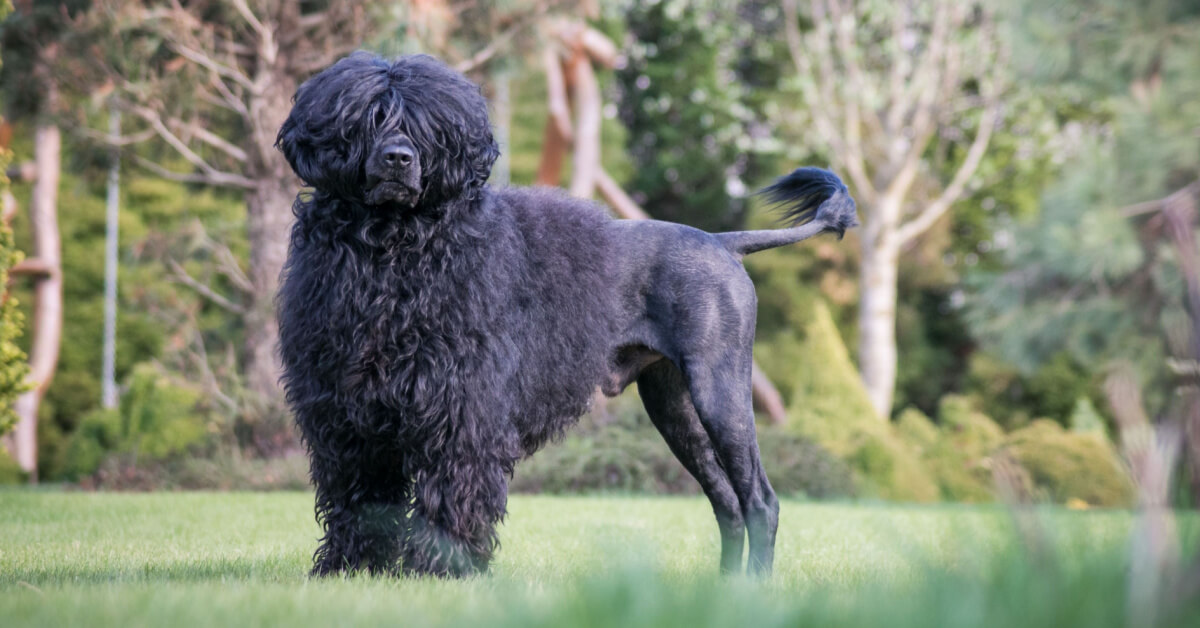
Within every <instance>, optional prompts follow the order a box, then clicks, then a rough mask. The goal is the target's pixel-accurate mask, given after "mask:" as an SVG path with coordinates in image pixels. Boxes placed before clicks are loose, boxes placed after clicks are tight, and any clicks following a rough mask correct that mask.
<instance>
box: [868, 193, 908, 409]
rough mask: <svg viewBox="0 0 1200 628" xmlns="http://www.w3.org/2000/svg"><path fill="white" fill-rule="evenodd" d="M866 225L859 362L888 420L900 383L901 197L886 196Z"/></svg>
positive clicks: (871, 393) (874, 401)
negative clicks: (898, 274)
mask: <svg viewBox="0 0 1200 628" xmlns="http://www.w3.org/2000/svg"><path fill="white" fill-rule="evenodd" d="M873 213H874V219H873V220H870V221H868V222H867V224H866V225H865V226H864V227H863V230H862V235H861V237H862V266H861V268H860V272H859V286H860V287H859V290H860V291H861V298H860V301H859V311H858V332H859V337H858V368H859V372H860V373H861V374H862V380H863V385H864V386H865V387H866V389H867V396H868V397H870V400H871V405H872V406H874V408H875V413H876V415H877V416H878V417H879V418H880V419H881V420H884V421H886V420H887V419H888V417H889V416H890V415H891V412H892V395H893V393H894V391H895V388H896V267H897V265H898V262H899V257H900V255H899V254H900V247H899V246H898V245H897V243H896V229H895V225H896V221H895V218H896V216H897V215H898V214H899V203H898V202H896V201H893V200H891V199H887V198H884V199H882V200H881V201H880V203H879V206H878V207H877V208H875V212H873Z"/></svg>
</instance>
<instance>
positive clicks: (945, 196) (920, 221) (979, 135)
mask: <svg viewBox="0 0 1200 628" xmlns="http://www.w3.org/2000/svg"><path fill="white" fill-rule="evenodd" d="M999 117H1000V106H999V105H997V104H993V105H992V106H991V107H988V109H987V110H986V111H984V113H983V117H982V118H980V120H979V130H978V131H976V132H975V139H974V140H972V141H971V148H969V149H968V150H967V157H966V158H965V159H963V162H962V164H961V165H960V166H959V167H958V171H957V172H955V173H954V178H953V179H951V180H950V185H947V186H946V188H945V189H943V190H942V193H941V194H940V195H939V196H938V197H937V199H935V200H934V201H933V202H932V203H930V204H929V205H927V206H926V207H925V209H924V210H922V211H921V213H919V214H917V216H916V218H913V219H912V220H910V221H909V222H907V223H905V224H904V225H902V226H901V227H900V228H899V229H897V231H896V237H897V239H898V240H899V242H900V244H902V245H903V244H904V243H907V242H909V241H910V240H912V239H913V238H916V237H917V236H919V235H921V234H922V233H924V232H925V230H926V229H929V227H931V226H932V225H933V223H935V222H937V219H938V218H941V217H942V214H945V213H946V210H948V209H950V206H951V205H953V204H954V202H955V201H957V200H958V197H959V196H961V195H962V192H963V189H964V188H965V187H966V185H967V181H969V180H970V179H971V176H972V175H974V174H975V170H976V169H977V168H978V167H979V163H980V162H981V161H982V160H983V155H984V153H985V152H987V147H988V142H989V141H990V140H991V138H992V130H993V129H994V128H995V127H996V122H997V120H998V119H999Z"/></svg>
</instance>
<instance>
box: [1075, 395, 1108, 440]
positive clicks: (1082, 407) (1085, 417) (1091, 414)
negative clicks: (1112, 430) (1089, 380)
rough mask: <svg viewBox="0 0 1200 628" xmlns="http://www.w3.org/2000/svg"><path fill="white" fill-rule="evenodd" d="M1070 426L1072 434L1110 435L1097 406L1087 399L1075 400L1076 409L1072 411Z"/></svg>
mask: <svg viewBox="0 0 1200 628" xmlns="http://www.w3.org/2000/svg"><path fill="white" fill-rule="evenodd" d="M1068 425H1070V426H1071V431H1072V432H1080V433H1094V434H1100V435H1101V436H1107V435H1108V431H1107V429H1106V428H1105V427H1104V417H1102V416H1100V412H1099V411H1098V410H1096V405H1095V404H1093V403H1092V400H1091V399H1088V398H1087V397H1080V398H1079V399H1076V400H1075V409H1074V410H1072V411H1071V420H1070V421H1069V422H1068Z"/></svg>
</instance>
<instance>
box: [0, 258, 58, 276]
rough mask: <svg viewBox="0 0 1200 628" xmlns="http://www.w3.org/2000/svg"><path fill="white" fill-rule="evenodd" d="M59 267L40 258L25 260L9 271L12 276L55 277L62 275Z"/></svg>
mask: <svg viewBox="0 0 1200 628" xmlns="http://www.w3.org/2000/svg"><path fill="white" fill-rule="evenodd" d="M60 272H61V271H59V269H58V267H57V266H55V265H54V264H52V263H50V262H47V261H46V260H44V259H41V258H39V257H29V258H26V259H23V260H21V261H19V262H17V263H16V264H14V265H13V266H12V267H11V268H9V269H8V274H9V275H11V276H16V275H26V276H30V277H38V278H43V277H55V276H57V275H59V274H60Z"/></svg>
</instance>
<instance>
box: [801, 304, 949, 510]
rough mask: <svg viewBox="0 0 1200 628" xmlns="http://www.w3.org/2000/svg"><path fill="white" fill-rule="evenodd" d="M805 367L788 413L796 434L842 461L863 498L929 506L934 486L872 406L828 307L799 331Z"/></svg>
mask: <svg viewBox="0 0 1200 628" xmlns="http://www.w3.org/2000/svg"><path fill="white" fill-rule="evenodd" d="M803 346H804V351H803V355H804V358H805V360H804V363H803V364H798V365H796V368H795V371H796V379H795V380H794V381H795V382H796V383H795V385H794V388H793V390H794V394H793V398H792V401H791V406H790V409H789V412H788V415H789V423H788V424H789V426H791V427H792V429H794V430H795V431H796V432H797V433H798V434H800V435H802V436H805V437H807V438H810V439H812V440H813V441H815V442H816V443H817V444H819V445H820V446H822V447H823V448H825V449H826V450H828V451H830V452H831V453H833V454H834V455H836V456H838V457H839V458H841V459H842V460H843V461H845V462H846V463H847V464H848V465H849V466H850V467H851V469H852V470H853V471H854V473H855V478H854V480H855V482H854V483H855V486H856V487H857V488H858V489H859V491H860V492H861V493H862V494H864V495H870V496H875V497H882V498H885V499H896V500H905V501H933V500H936V499H937V498H938V496H939V491H938V486H937V484H936V483H935V482H934V479H933V477H932V476H931V474H930V473H929V471H928V470H927V469H926V468H925V466H924V465H923V464H922V463H921V460H920V458H919V456H918V454H917V452H916V451H915V450H914V449H913V448H912V447H910V446H909V445H908V444H907V443H906V442H905V441H904V440H903V439H902V438H901V437H900V436H899V434H898V433H897V432H896V429H895V427H894V426H893V425H892V424H891V423H890V422H888V421H883V420H880V419H879V418H878V417H877V416H876V415H875V411H874V409H873V408H872V407H871V403H870V400H869V399H868V397H867V393H866V390H865V389H864V388H863V385H862V381H861V380H860V379H859V376H858V371H857V370H855V368H854V364H853V363H852V362H851V361H850V356H849V353H848V352H847V351H846V346H845V344H843V343H842V338H841V335H840V334H839V333H838V331H837V327H836V326H835V325H834V323H833V318H832V316H831V315H830V313H829V309H828V307H826V306H825V304H824V303H823V302H822V301H820V300H818V301H817V302H816V303H815V305H814V307H813V315H812V318H811V319H810V320H809V322H808V324H807V325H805V329H804V344H803Z"/></svg>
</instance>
